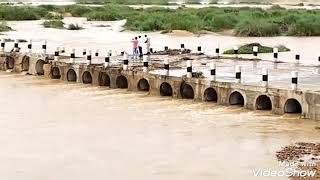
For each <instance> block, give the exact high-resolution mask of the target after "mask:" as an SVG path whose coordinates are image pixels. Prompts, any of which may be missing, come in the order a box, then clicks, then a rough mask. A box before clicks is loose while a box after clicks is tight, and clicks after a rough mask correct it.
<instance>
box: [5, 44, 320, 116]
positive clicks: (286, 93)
mask: <svg viewBox="0 0 320 180" xmlns="http://www.w3.org/2000/svg"><path fill="white" fill-rule="evenodd" d="M16 46H17V47H18V45H15V48H16ZM44 49H46V47H45V46H44ZM0 55H1V57H0V70H3V71H12V72H25V73H26V74H30V75H37V76H44V77H46V78H50V79H60V80H62V81H68V82H77V83H84V84H92V85H94V86H108V87H110V88H122V89H128V90H129V91H146V92H149V94H150V95H155V96H170V97H173V98H183V99H193V100H195V101H208V102H215V103H217V104H221V105H238V106H243V107H244V108H246V109H250V110H265V111H270V112H271V113H274V114H285V113H297V114H300V117H301V118H309V119H320V93H319V92H317V91H314V90H301V89H299V88H297V84H298V74H297V73H296V72H293V74H292V75H293V76H292V78H291V88H277V87H272V86H270V85H268V71H267V70H264V72H262V77H261V84H262V85H261V84H259V85H257V84H253V85H248V84H244V83H242V82H241V67H240V66H237V67H236V71H235V73H234V81H233V82H225V81H220V80H219V81H218V80H217V79H216V69H215V68H216V67H215V64H214V61H212V63H210V69H209V68H208V71H209V72H210V77H209V78H204V77H195V76H194V74H193V73H192V64H191V62H190V61H187V66H188V67H187V71H186V73H187V76H185V75H183V76H180V77H178V76H172V75H169V73H168V72H169V69H170V68H169V61H168V59H167V60H165V61H164V62H160V64H161V65H160V66H158V67H155V66H152V67H151V66H150V64H148V63H150V62H151V61H150V57H152V56H155V55H150V56H145V58H144V60H143V63H142V62H138V63H136V64H135V65H132V62H130V66H129V62H128V56H127V54H124V55H123V56H112V57H111V56H108V57H104V58H103V59H101V60H102V61H103V63H92V56H91V51H89V53H88V52H87V53H85V52H84V53H83V56H82V57H76V56H75V53H74V51H73V52H72V53H71V54H70V55H65V53H63V52H61V51H60V50H58V49H57V50H56V51H55V54H45V55H44V54H41V53H31V52H29V53H23V52H15V51H13V52H4V51H2V53H1V54H0ZM169 57H170V56H169ZM119 59H120V60H121V61H120V62H121V63H120V64H112V62H111V61H113V60H119ZM79 62H80V63H79ZM158 63H159V62H158ZM151 69H153V70H154V69H162V70H163V71H164V72H166V73H165V74H161V73H160V74H159V73H151V72H150V71H151Z"/></svg>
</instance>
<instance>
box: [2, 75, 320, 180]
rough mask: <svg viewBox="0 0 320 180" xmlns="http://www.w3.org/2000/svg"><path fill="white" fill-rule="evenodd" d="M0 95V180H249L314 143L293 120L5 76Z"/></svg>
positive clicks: (311, 128)
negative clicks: (279, 155) (293, 147)
mask: <svg viewBox="0 0 320 180" xmlns="http://www.w3.org/2000/svg"><path fill="white" fill-rule="evenodd" d="M0 87H1V88H0V93H1V94H2V96H1V98H0V103H1V104H2V108H1V109H0V128H1V129H0V143H1V144H2V146H1V151H0V161H1V163H0V169H1V170H2V173H1V175H0V177H1V179H10V180H43V179H47V180H56V179H60V180H69V179H77V180H87V179H119V180H120V179H123V180H125V179H135V180H149V179H161V180H163V179H171V180H178V179H184V180H188V179H190V180H195V179H196V180H204V179H206V180H209V179H210V180H211V179H224V180H225V179H243V180H247V179H256V177H254V176H253V169H259V168H276V169H277V168H278V163H277V160H276V157H275V152H276V151H278V150H280V149H281V147H282V146H285V145H287V144H291V143H295V142H299V141H306V142H317V141H319V134H320V132H319V130H315V126H318V125H319V122H317V121H313V120H305V119H298V117H296V116H276V115H271V114H269V113H267V112H253V111H247V110H243V109H241V108H234V107H225V106H219V105H215V104H211V103H199V102H193V101H191V100H190V101H189V100H176V99H174V100H173V99H171V98H162V97H156V96H148V95H147V94H143V93H134V92H127V91H126V90H118V89H108V88H100V87H92V86H86V85H82V84H70V83H69V84H68V83H65V82H61V81H59V80H57V81H55V80H46V79H43V78H42V77H35V76H25V75H22V74H12V73H6V72H1V73H0ZM259 179H269V178H266V177H265V178H264V177H261V178H259ZM276 179H287V178H285V177H282V178H281V177H279V178H276Z"/></svg>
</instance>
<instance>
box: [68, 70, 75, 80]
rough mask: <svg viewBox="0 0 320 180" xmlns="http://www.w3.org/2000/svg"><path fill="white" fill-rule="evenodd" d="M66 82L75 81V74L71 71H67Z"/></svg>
mask: <svg viewBox="0 0 320 180" xmlns="http://www.w3.org/2000/svg"><path fill="white" fill-rule="evenodd" d="M67 80H68V81H77V74H76V72H75V71H74V70H73V69H69V70H68V72H67Z"/></svg>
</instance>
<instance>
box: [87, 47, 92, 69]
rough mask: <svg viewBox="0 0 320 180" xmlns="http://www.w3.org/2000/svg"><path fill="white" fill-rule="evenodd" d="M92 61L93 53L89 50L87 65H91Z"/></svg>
mask: <svg viewBox="0 0 320 180" xmlns="http://www.w3.org/2000/svg"><path fill="white" fill-rule="evenodd" d="M91 61H92V51H91V50H89V51H88V53H87V65H88V66H89V65H91Z"/></svg>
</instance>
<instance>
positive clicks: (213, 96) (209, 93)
mask: <svg viewBox="0 0 320 180" xmlns="http://www.w3.org/2000/svg"><path fill="white" fill-rule="evenodd" d="M204 100H205V101H210V102H217V101H218V95H217V91H216V90H215V89H213V88H208V89H206V90H205V91H204Z"/></svg>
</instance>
